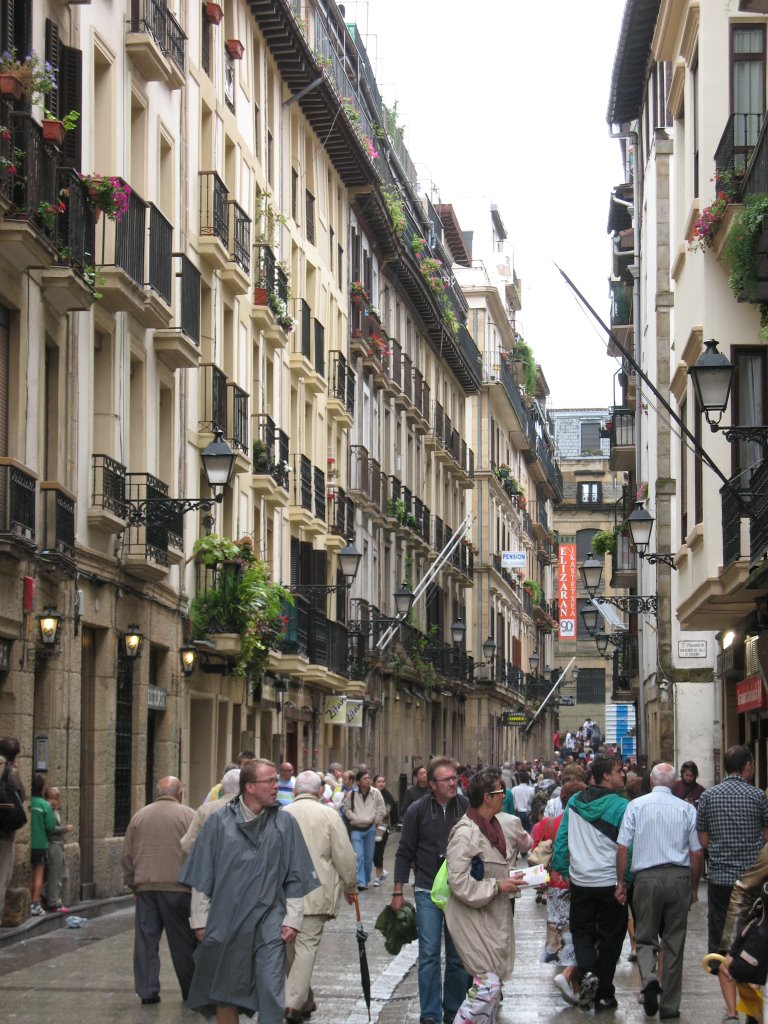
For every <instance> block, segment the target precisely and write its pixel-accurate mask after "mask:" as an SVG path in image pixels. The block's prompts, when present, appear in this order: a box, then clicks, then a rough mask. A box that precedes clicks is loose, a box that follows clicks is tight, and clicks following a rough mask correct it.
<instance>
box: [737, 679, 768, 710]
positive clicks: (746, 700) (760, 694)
mask: <svg viewBox="0 0 768 1024" xmlns="http://www.w3.org/2000/svg"><path fill="white" fill-rule="evenodd" d="M765 707H768V702H766V699H765V687H764V686H763V679H762V676H760V675H754V676H747V678H746V679H742V681H741V682H740V683H736V710H737V711H738V713H739V714H743V713H744V712H745V711H760V710H762V708H765Z"/></svg>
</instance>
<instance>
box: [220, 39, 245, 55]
mask: <svg viewBox="0 0 768 1024" xmlns="http://www.w3.org/2000/svg"><path fill="white" fill-rule="evenodd" d="M224 45H225V47H226V50H227V53H228V54H229V56H230V57H231V58H232V60H242V59H243V54H244V53H245V47H244V46H243V44H242V43H241V42H240V40H239V39H228V40H227V41H226V43H225V44H224Z"/></svg>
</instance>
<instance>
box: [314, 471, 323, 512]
mask: <svg viewBox="0 0 768 1024" xmlns="http://www.w3.org/2000/svg"><path fill="white" fill-rule="evenodd" d="M312 489H313V492H314V505H315V518H316V519H325V473H324V472H323V471H322V469H320V468H319V466H314V467H313V470H312Z"/></svg>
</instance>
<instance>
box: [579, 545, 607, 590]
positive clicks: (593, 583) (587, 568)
mask: <svg viewBox="0 0 768 1024" xmlns="http://www.w3.org/2000/svg"><path fill="white" fill-rule="evenodd" d="M579 573H580V574H581V581H582V583H583V584H584V588H585V590H586V591H587V593H588V594H589V596H590V597H594V596H595V594H596V593H597V591H598V588H599V587H600V583H601V581H602V578H603V563H602V562H601V561H600V560H599V559H598V558H595V556H594V555H590V556H589V558H588V559H587V560H586V562H585V563H584V564H583V565H582V566H581V567H580V568H579Z"/></svg>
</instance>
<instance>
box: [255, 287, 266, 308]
mask: <svg viewBox="0 0 768 1024" xmlns="http://www.w3.org/2000/svg"><path fill="white" fill-rule="evenodd" d="M253 304H254V306H266V304H267V289H266V288H254V289H253Z"/></svg>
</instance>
